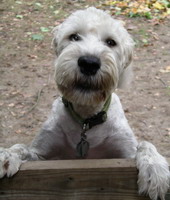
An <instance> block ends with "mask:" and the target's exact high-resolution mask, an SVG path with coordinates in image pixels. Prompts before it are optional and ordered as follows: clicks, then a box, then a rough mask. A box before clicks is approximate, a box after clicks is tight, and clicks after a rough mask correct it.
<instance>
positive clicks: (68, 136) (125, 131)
mask: <svg viewBox="0 0 170 200" xmlns="http://www.w3.org/2000/svg"><path fill="white" fill-rule="evenodd" d="M48 123H49V124H50V127H53V129H56V131H55V133H56V136H55V138H56V141H52V142H53V153H54V152H55V153H54V154H55V155H57V158H59V159H76V158H77V152H76V146H77V144H78V143H79V142H80V139H81V132H82V127H81V126H80V125H79V124H78V123H77V122H76V121H75V120H74V119H73V118H72V116H70V114H69V113H68V111H67V109H66V108H65V107H64V105H63V103H62V100H61V98H59V99H57V100H56V101H55V102H54V104H53V113H52V117H51V122H49V121H48ZM54 124H55V127H54ZM86 135H87V141H88V142H89V144H90V149H89V151H88V155H87V157H86V158H117V157H119V158H120V157H127V155H128V157H133V155H134V154H135V151H136V145H137V142H136V140H135V137H134V135H133V132H132V131H131V129H130V127H129V125H128V123H127V120H126V118H125V116H124V112H123V109H122V106H121V104H120V101H119V98H118V97H117V95H116V94H112V101H111V104H110V107H109V110H108V112H107V120H106V122H104V123H102V124H99V125H96V126H94V127H92V128H91V129H90V130H88V131H87V132H86ZM57 138H59V139H58V140H57ZM127 140H128V141H129V144H128V143H127ZM130 146H131V147H130ZM55 148H56V150H55V151H54V149H55ZM49 155H50V154H49ZM49 155H48V156H49ZM50 156H51V157H52V158H53V155H50Z"/></svg>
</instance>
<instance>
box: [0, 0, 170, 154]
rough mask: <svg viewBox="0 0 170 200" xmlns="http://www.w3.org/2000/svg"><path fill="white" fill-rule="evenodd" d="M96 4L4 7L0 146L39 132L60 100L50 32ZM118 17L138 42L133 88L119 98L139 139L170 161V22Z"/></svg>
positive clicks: (0, 13) (51, 0) (50, 2)
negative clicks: (83, 9)
mask: <svg viewBox="0 0 170 200" xmlns="http://www.w3.org/2000/svg"><path fill="white" fill-rule="evenodd" d="M94 2H95V1H92V0H91V1H90V0H89V1H86V2H85V1H71V0H70V1H57V0H56V1H54V0H48V1H47V0H46V1H38V2H37V1H35V0H30V1H28V0H27V1H24V0H21V1H14V0H10V1H5V0H4V1H2V2H1V8H0V17H1V22H0V23H1V24H0V30H1V32H0V41H1V46H0V57H1V62H0V82H1V85H0V92H1V96H0V146H3V147H9V146H11V145H12V144H15V143H26V144H28V143H29V142H30V141H31V140H32V139H33V137H34V136H35V134H37V133H38V132H39V129H40V128H41V125H42V123H43V122H44V121H45V120H46V119H47V116H48V114H49V112H50V109H51V104H52V102H53V100H54V99H55V98H56V97H57V96H58V92H57V88H56V85H55V82H54V67H53V66H54V58H55V55H54V52H53V49H52V47H51V41H52V33H51V30H52V28H53V27H55V26H56V25H58V24H60V23H61V22H62V21H63V20H64V18H65V17H66V16H68V15H69V14H70V13H72V12H73V11H75V10H77V9H78V8H85V7H86V6H87V5H90V4H95V5H96V3H94ZM97 6H98V5H97ZM102 8H103V9H108V8H107V7H105V6H104V5H103V7H102ZM116 18H118V19H121V20H124V21H125V26H126V28H127V29H128V31H129V32H130V33H131V35H132V36H133V38H134V40H135V41H136V47H135V52H134V63H133V68H134V78H133V81H132V84H131V87H130V88H126V89H124V90H122V89H121V90H117V91H116V93H117V94H118V95H119V97H120V99H121V102H122V104H123V107H124V110H125V114H126V116H127V118H128V121H129V124H130V125H131V127H132V129H133V131H134V133H135V135H136V136H137V138H138V139H139V140H148V141H150V142H152V143H153V144H154V145H156V147H157V149H158V150H159V152H161V153H162V154H163V155H164V156H166V157H170V106H169V105H170V89H169V86H170V79H169V68H170V67H168V66H170V61H169V52H170V46H169V44H168V43H169V38H170V20H168V19H164V20H163V21H161V22H159V23H156V22H155V21H153V20H148V19H145V18H140V17H139V18H128V17H124V16H116Z"/></svg>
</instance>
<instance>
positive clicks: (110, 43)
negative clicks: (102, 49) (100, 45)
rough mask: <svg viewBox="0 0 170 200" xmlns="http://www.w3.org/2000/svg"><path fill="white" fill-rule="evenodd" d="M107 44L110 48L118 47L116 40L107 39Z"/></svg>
mask: <svg viewBox="0 0 170 200" xmlns="http://www.w3.org/2000/svg"><path fill="white" fill-rule="evenodd" d="M106 44H107V45H108V46H109V47H114V46H116V45H117V43H116V42H115V41H114V40H112V39H107V40H106Z"/></svg>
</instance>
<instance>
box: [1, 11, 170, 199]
mask: <svg viewBox="0 0 170 200" xmlns="http://www.w3.org/2000/svg"><path fill="white" fill-rule="evenodd" d="M73 34H76V37H78V38H79V40H77V41H76V40H75V41H74V40H71V39H70V37H71V35H73ZM108 39H109V40H111V42H115V45H114V46H109V45H108V44H107V42H106V41H107V40H108ZM54 44H55V51H56V54H57V56H58V58H57V60H56V62H55V79H56V83H57V86H58V88H59V90H60V92H61V95H62V96H64V97H65V98H67V99H68V100H69V101H70V102H72V104H73V108H74V110H75V111H76V112H77V113H78V114H79V115H81V116H82V117H83V118H87V117H91V116H93V115H94V114H96V113H98V112H100V111H101V109H102V107H103V105H104V103H105V101H106V99H107V98H108V96H110V95H111V96H112V101H111V104H110V107H109V110H108V112H107V120H106V122H105V123H103V124H99V125H96V126H94V127H93V128H92V129H90V130H88V131H87V140H88V142H89V144H90V149H89V152H88V155H87V158H89V159H95V158H136V164H137V168H138V169H139V177H138V186H139V193H140V194H141V193H146V194H148V195H149V196H150V198H151V199H152V200H156V199H157V198H158V197H160V198H161V199H162V200H163V199H164V196H165V194H166V192H167V190H168V187H169V180H170V173H169V168H168V163H167V161H166V160H165V158H164V157H162V156H161V155H160V154H159V153H158V152H157V150H156V148H155V147H154V146H153V145H152V144H150V143H148V142H141V143H139V144H138V143H137V141H136V138H135V136H134V134H133V132H132V130H131V128H130V127H129V125H128V122H127V120H126V117H125V115H124V111H123V109H122V106H121V103H120V101H119V98H118V96H117V95H116V94H114V93H113V92H114V90H115V89H116V88H117V87H118V86H120V85H122V82H124V81H126V80H127V79H128V78H129V76H130V75H129V74H130V71H131V69H130V64H131V60H132V54H133V45H134V42H133V40H132V38H131V37H130V35H129V34H128V32H127V31H126V29H125V28H124V27H123V26H122V23H121V22H119V21H118V20H115V19H113V18H112V17H111V16H109V15H108V14H106V13H105V12H103V11H101V10H98V9H95V8H88V9H86V10H81V11H77V12H75V13H73V14H72V15H71V16H70V17H69V18H68V19H66V21H65V22H64V23H63V24H61V25H60V26H59V27H57V28H55V30H54ZM85 55H86V56H87V55H88V56H89V55H90V56H95V58H96V57H97V58H98V59H100V63H101V66H100V69H98V71H97V73H96V74H95V75H93V76H86V75H85V74H83V73H82V72H81V70H80V69H79V66H78V59H79V58H80V57H81V56H85ZM84 85H85V87H84ZM81 132H82V128H81V126H80V125H79V124H78V123H77V122H76V121H75V120H74V119H73V118H72V117H71V116H70V115H69V114H68V112H67V110H66V108H65V106H64V105H63V103H62V100H61V97H59V98H58V99H56V100H55V102H54V104H53V108H52V112H51V115H50V116H49V118H48V120H47V121H46V122H45V123H44V125H43V127H42V129H41V131H40V133H39V134H38V135H37V136H36V137H35V139H34V140H33V141H32V143H31V145H29V146H26V145H22V144H16V145H14V146H12V147H11V148H9V149H3V148H1V149H0V178H2V177H3V176H5V175H7V176H8V177H10V176H12V175H14V174H15V173H16V172H17V171H18V170H19V167H20V165H21V164H22V162H25V161H28V160H42V159H76V158H77V157H76V150H75V149H76V145H77V144H78V143H79V141H80V134H81Z"/></svg>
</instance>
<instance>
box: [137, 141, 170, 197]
mask: <svg viewBox="0 0 170 200" xmlns="http://www.w3.org/2000/svg"><path fill="white" fill-rule="evenodd" d="M136 165H137V168H138V170H139V174H138V187H139V194H148V195H149V197H150V198H151V199H152V200H157V199H158V197H160V199H161V200H164V199H165V194H166V192H167V191H168V188H169V184H170V172H169V165H168V162H167V161H166V159H165V158H164V157H163V156H161V155H160V154H159V153H158V152H157V150H156V148H155V146H154V145H152V144H151V143H149V142H141V143H139V145H138V150H137V154H136Z"/></svg>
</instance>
